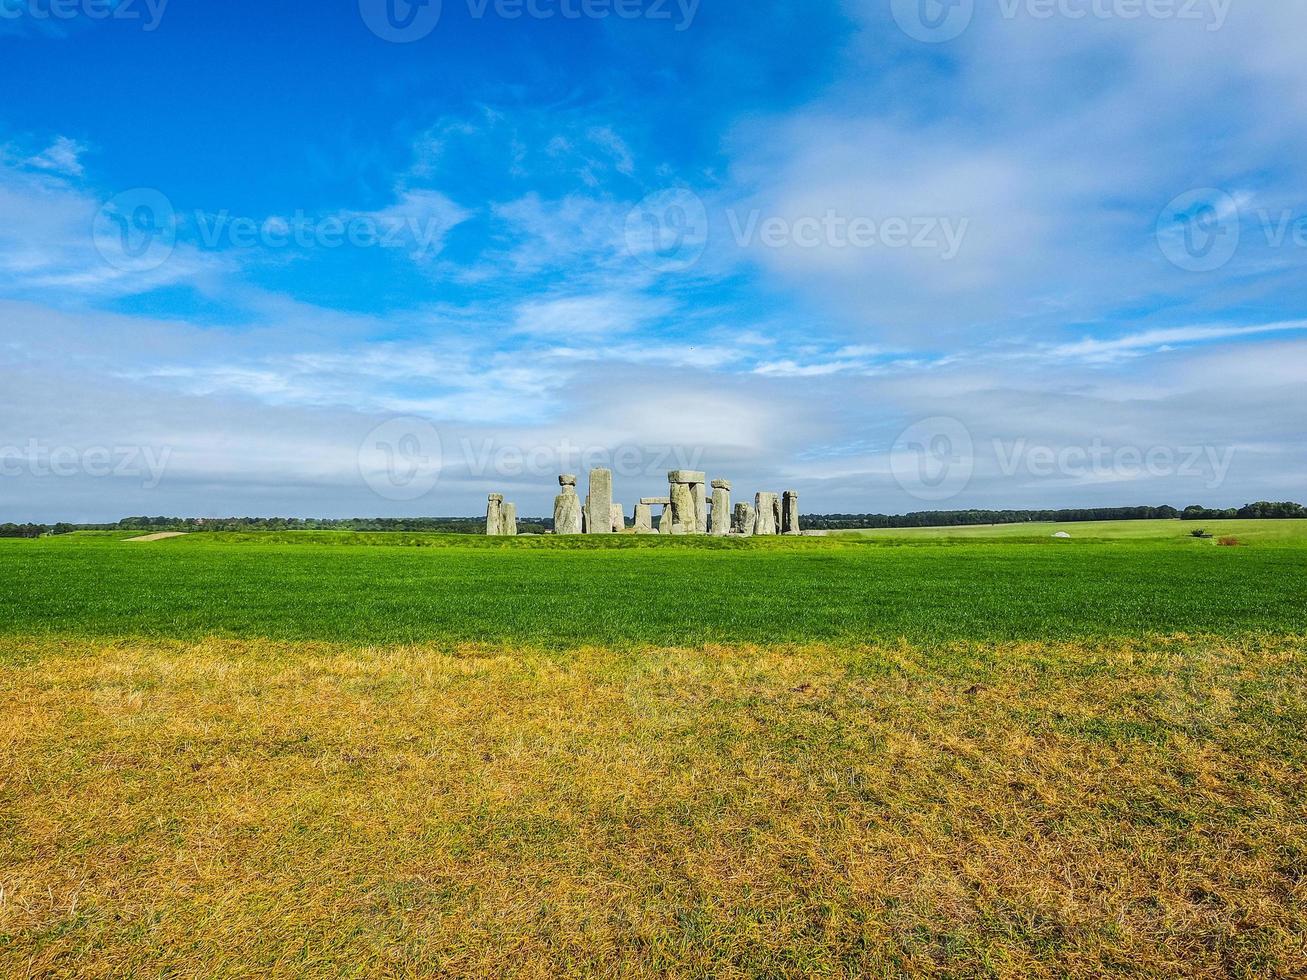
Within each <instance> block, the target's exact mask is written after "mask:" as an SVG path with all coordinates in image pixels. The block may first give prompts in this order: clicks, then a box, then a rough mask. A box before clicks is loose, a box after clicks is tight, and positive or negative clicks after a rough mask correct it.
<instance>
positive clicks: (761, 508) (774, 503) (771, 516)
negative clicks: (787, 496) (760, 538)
mask: <svg viewBox="0 0 1307 980" xmlns="http://www.w3.org/2000/svg"><path fill="white" fill-rule="evenodd" d="M753 499H754V510H755V511H756V512H757V517H756V519H755V523H754V526H753V533H754V534H757V535H769V534H775V533H776V532H777V524H776V517H777V514H778V513H779V512H780V506H781V502H780V500H779V498H778V497H777V496H776V494H774V493H759V494H757V495H756V496H755V497H754V498H753Z"/></svg>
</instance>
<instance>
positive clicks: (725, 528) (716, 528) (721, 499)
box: [712, 480, 731, 538]
mask: <svg viewBox="0 0 1307 980" xmlns="http://www.w3.org/2000/svg"><path fill="white" fill-rule="evenodd" d="M723 482H725V481H723V480H714V481H713V491H712V533H713V535H714V536H716V537H719V538H720V537H725V536H726V535H727V534H729V533H730V531H731V491H730V488H729V487H719V486H718V485H717V484H719V483H723Z"/></svg>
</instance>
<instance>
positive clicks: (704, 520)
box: [690, 480, 708, 534]
mask: <svg viewBox="0 0 1307 980" xmlns="http://www.w3.org/2000/svg"><path fill="white" fill-rule="evenodd" d="M690 492H691V493H693V494H694V533H695V534H707V533H708V491H707V490H706V489H704V481H703V480H700V481H699V482H698V483H692V484H690Z"/></svg>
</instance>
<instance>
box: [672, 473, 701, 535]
mask: <svg viewBox="0 0 1307 980" xmlns="http://www.w3.org/2000/svg"><path fill="white" fill-rule="evenodd" d="M672 524H673V525H676V524H679V525H681V527H682V528H691V529H693V528H694V527H695V526H696V525H697V519H696V517H695V513H694V490H693V489H692V488H691V485H690V484H688V483H673V484H672Z"/></svg>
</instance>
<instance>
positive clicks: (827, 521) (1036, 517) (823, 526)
mask: <svg viewBox="0 0 1307 980" xmlns="http://www.w3.org/2000/svg"><path fill="white" fill-rule="evenodd" d="M1179 517H1180V511H1178V510H1176V509H1175V508H1174V507H1099V508H1090V509H1075V510H928V511H917V512H915V513H912V514H825V515H820V514H814V515H808V516H805V517H803V518H802V519H801V523H802V524H803V527H804V528H805V529H810V530H814V531H839V530H849V529H852V528H861V527H885V528H898V527H973V526H976V525H981V524H1051V523H1058V524H1067V523H1072V522H1077V521H1157V520H1163V521H1173V520H1177V519H1178V518H1179Z"/></svg>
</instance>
